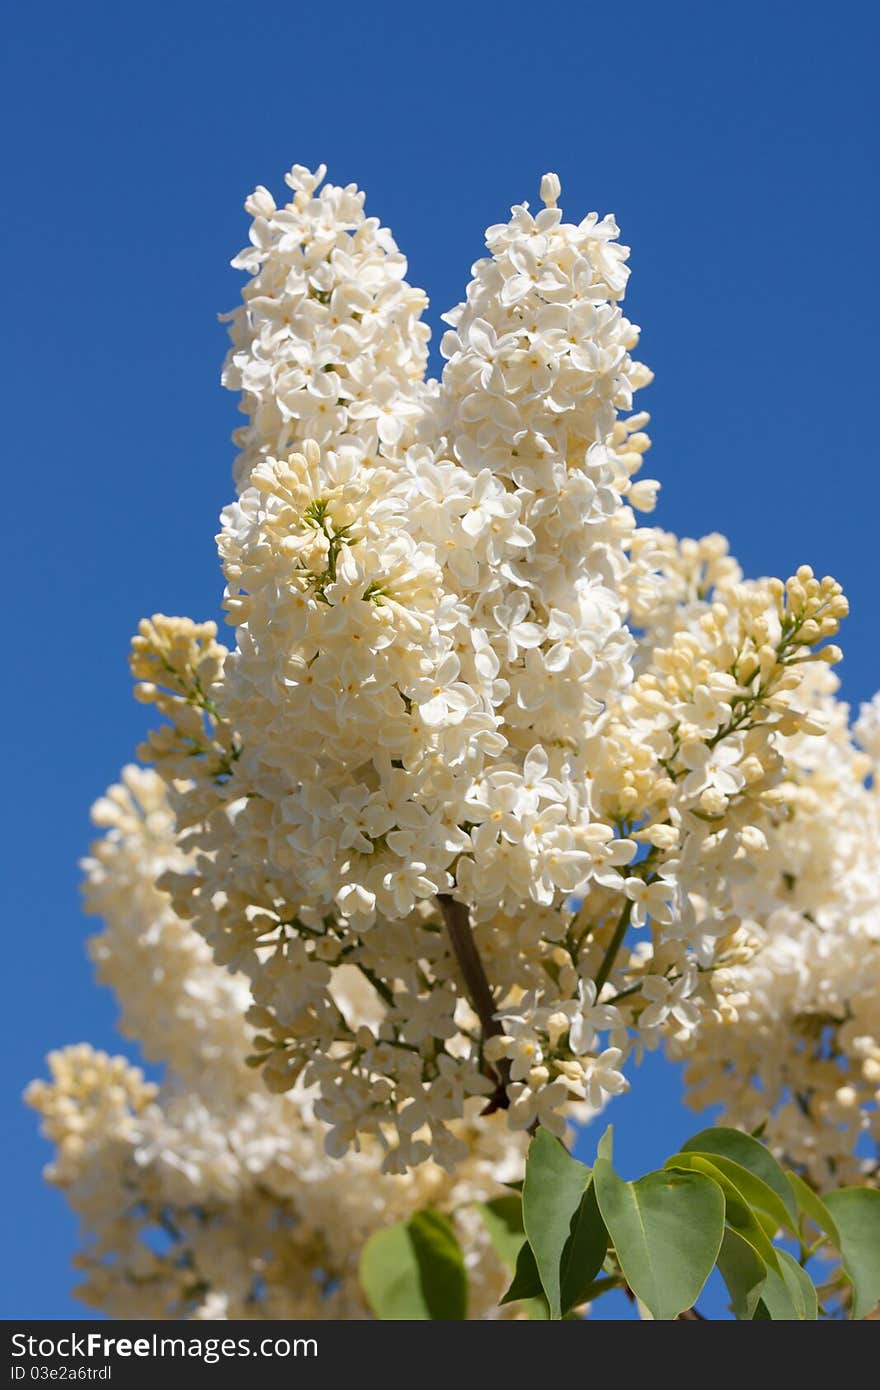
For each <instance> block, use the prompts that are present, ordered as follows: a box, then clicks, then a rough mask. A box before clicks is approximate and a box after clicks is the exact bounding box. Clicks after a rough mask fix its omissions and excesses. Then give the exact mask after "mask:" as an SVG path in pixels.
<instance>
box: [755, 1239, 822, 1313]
mask: <svg viewBox="0 0 880 1390" xmlns="http://www.w3.org/2000/svg"><path fill="white" fill-rule="evenodd" d="M777 1254H778V1255H779V1265H780V1269H781V1273H780V1274H777V1273H776V1271H775V1270H773V1269H768V1271H767V1282H766V1284H765V1285H764V1288H763V1291H762V1293H761V1303H762V1304H763V1306H764V1309H765V1316H767V1317H770V1318H772V1320H773V1321H774V1322H805V1321H806V1322H814V1321H815V1320H816V1318H817V1317H818V1316H819V1302H818V1298H817V1296H816V1290H815V1289H814V1287H813V1281H812V1279H811V1278H810V1276H809V1274H808V1273H807V1271H806V1270H805V1269H801V1267H800V1265H799V1264H798V1262H797V1260H795V1259H794V1258H793V1257H792V1256H791V1255H790V1254H789V1253H788V1251H787V1250H779V1251H777Z"/></svg>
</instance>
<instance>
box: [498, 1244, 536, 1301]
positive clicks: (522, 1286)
mask: <svg viewBox="0 0 880 1390" xmlns="http://www.w3.org/2000/svg"><path fill="white" fill-rule="evenodd" d="M543 1297H544V1290H543V1287H542V1286H541V1276H540V1274H539V1273H538V1266H537V1265H536V1263H535V1255H534V1251H533V1250H532V1247H531V1246H530V1245H529V1242H528V1241H527V1240H524V1241H523V1243H522V1245H521V1246H520V1248H519V1254H518V1255H517V1259H516V1269H515V1270H514V1275H513V1279H512V1281H511V1285H510V1288H509V1289H508V1290H507V1293H506V1294H505V1295H504V1297H503V1298H502V1300H501V1302H502V1303H517V1302H518V1301H519V1300H520V1299H521V1298H543Z"/></svg>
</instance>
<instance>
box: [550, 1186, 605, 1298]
mask: <svg viewBox="0 0 880 1390" xmlns="http://www.w3.org/2000/svg"><path fill="white" fill-rule="evenodd" d="M607 1250H608V1231H607V1230H606V1228H605V1222H604V1221H603V1220H602V1214H601V1212H600V1211H599V1204H598V1202H597V1201H596V1190H595V1188H594V1186H593V1184H592V1183H590V1185H589V1187H588V1188H587V1190H586V1192H585V1193H584V1195H583V1197H582V1198H581V1201H580V1206H579V1207H578V1209H577V1211H576V1212H575V1214H574V1216H573V1217H572V1221H571V1232H570V1234H569V1237H568V1240H567V1241H566V1242H565V1245H564V1247H563V1250H562V1258H561V1260H560V1263H559V1274H560V1283H561V1299H560V1302H561V1306H562V1313H563V1316H565V1314H566V1313H567V1312H568V1311H569V1309H571V1308H577V1307H579V1306H580V1304H582V1303H586V1301H587V1297H588V1293H587V1291H588V1289H589V1287H590V1285H591V1284H592V1283H593V1280H594V1279H595V1278H596V1275H597V1274H598V1273H599V1270H600V1269H601V1268H602V1261H603V1260H604V1259H605V1255H606V1252H607Z"/></svg>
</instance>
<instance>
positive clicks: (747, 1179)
mask: <svg viewBox="0 0 880 1390" xmlns="http://www.w3.org/2000/svg"><path fill="white" fill-rule="evenodd" d="M692 1155H693V1156H694V1157H695V1158H702V1159H706V1160H708V1162H710V1163H711V1164H712V1165H713V1167H714V1168H715V1169H716V1170H719V1169H720V1171H721V1172H722V1173H724V1174H725V1176H726V1177H728V1178H729V1179H730V1181H731V1182H732V1183H733V1184H734V1186H735V1187H736V1189H737V1191H738V1192H739V1193H740V1194H741V1196H742V1198H743V1200H744V1201H745V1202H746V1203H748V1205H749V1206H750V1207H756V1208H757V1209H758V1211H759V1212H764V1213H766V1214H767V1215H768V1216H770V1217H772V1218H773V1220H772V1225H771V1229H770V1232H769V1233H770V1235H775V1233H776V1231H777V1230H778V1229H779V1227H780V1226H786V1227H788V1228H789V1229H790V1230H792V1231H796V1230H797V1225H796V1223H794V1222H793V1221H792V1218H791V1215H790V1213H789V1211H788V1208H787V1207H786V1206H784V1205H783V1203H782V1201H781V1199H780V1198H779V1196H778V1195H777V1193H776V1192H775V1191H774V1190H773V1188H772V1187H770V1186H768V1184H767V1183H766V1182H765V1181H764V1179H763V1178H759V1177H757V1176H756V1175H755V1173H753V1172H752V1171H751V1170H750V1169H748V1168H744V1167H743V1165H742V1164H741V1163H736V1162H735V1161H734V1160H733V1159H732V1158H726V1157H725V1156H724V1154H719V1153H698V1152H697V1151H696V1150H693V1149H688V1150H686V1151H685V1152H683V1153H680V1154H674V1155H673V1157H672V1158H670V1159H668V1160H667V1162H666V1167H676V1166H678V1165H679V1163H680V1161H681V1160H686V1159H688V1158H690V1157H691V1156H692ZM712 1176H714V1175H712Z"/></svg>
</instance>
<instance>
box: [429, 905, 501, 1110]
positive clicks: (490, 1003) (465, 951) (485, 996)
mask: <svg viewBox="0 0 880 1390" xmlns="http://www.w3.org/2000/svg"><path fill="white" fill-rule="evenodd" d="M437 902H438V903H439V904H440V911H441V912H442V914H443V921H444V923H445V925H446V931H447V933H448V935H449V940H450V942H451V943H452V950H453V952H454V954H455V959H456V961H457V962H458V968H459V970H460V971H461V973H462V977H463V979H464V984H465V990H466V992H467V998H468V1001H469V1002H470V1004H471V1007H472V1008H473V1010H474V1012H475V1014H476V1015H477V1018H478V1019H479V1020H480V1027H481V1028H482V1031H483V1039H484V1040H485V1039H486V1038H493V1037H497V1036H499V1035H500V1034H502V1033H503V1032H504V1029H503V1028H502V1027H501V1024H500V1023H499V1022H498V1020H497V1018H496V1017H495V1000H494V999H493V997H492V990H491V988H490V986H489V981H488V979H487V977H486V970H485V967H484V966H483V960H482V957H481V955H480V953H479V951H478V950H477V943H476V941H475V940H474V934H473V932H472V930H471V922H470V913H469V912H468V909H467V907H466V906H465V905H464V903H459V902H456V900H455V898H453V896H452V894H451V893H438V894H437ZM493 1066H494V1071H495V1075H496V1077H497V1078H498V1091H497V1092H496V1094H495V1096H493V1098H492V1102H491V1108H492V1109H495V1110H506V1109H507V1107H508V1104H509V1102H508V1099H507V1083H508V1081H509V1080H510V1067H509V1064H508V1062H507V1059H506V1058H504V1057H502V1058H500V1060H499V1061H497V1062H495V1063H494V1064H493Z"/></svg>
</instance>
